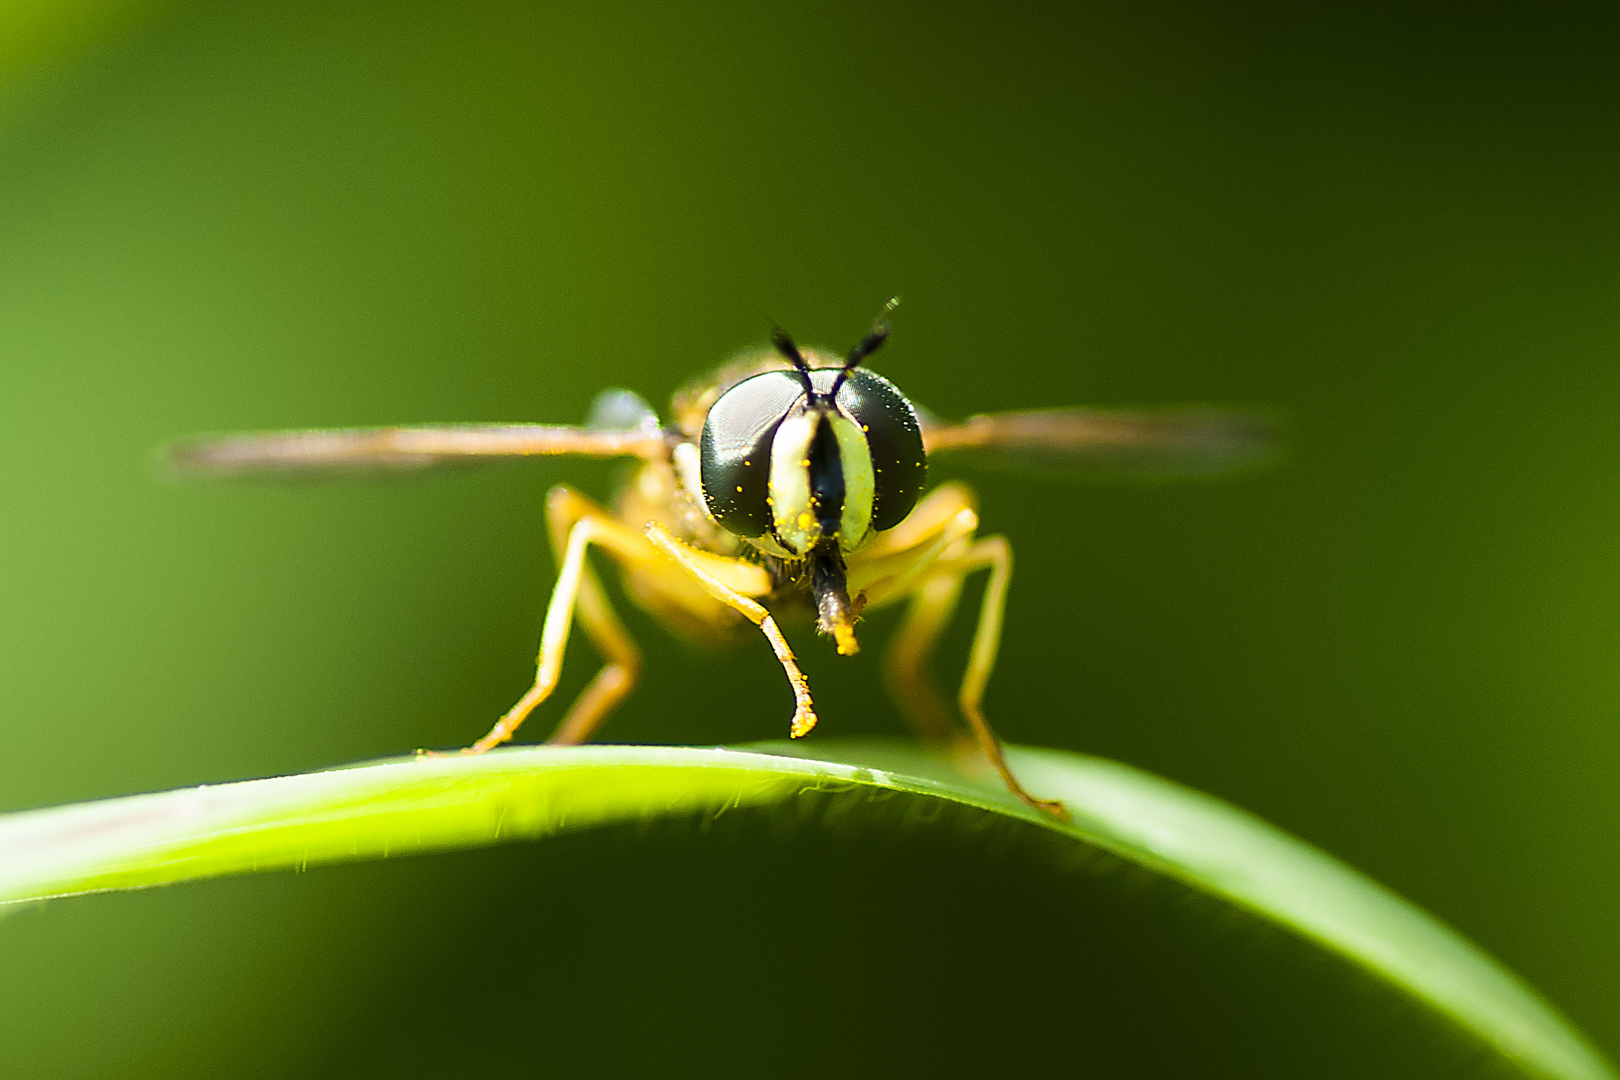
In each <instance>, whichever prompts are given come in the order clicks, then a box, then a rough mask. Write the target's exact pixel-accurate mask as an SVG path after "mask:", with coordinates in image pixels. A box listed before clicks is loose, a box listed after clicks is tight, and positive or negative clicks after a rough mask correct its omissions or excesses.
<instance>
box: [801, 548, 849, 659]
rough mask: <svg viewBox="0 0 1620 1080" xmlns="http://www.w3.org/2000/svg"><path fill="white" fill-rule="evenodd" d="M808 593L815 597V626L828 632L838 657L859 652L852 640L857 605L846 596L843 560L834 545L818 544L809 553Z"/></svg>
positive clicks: (825, 632)
mask: <svg viewBox="0 0 1620 1080" xmlns="http://www.w3.org/2000/svg"><path fill="white" fill-rule="evenodd" d="M810 592H811V595H813V596H814V597H815V600H816V629H817V630H819V631H821V632H822V633H823V634H831V635H832V637H833V640H834V641H835V642H836V643H837V645H838V655H839V656H853V655H855V653H857V652H859V651H860V648H861V647H860V643H859V642H857V641H856V640H855V619H856V617H857V616H858V615H859V614H860V610H859V607H858V605H856V604H854V603H851V602H850V599H849V586H848V584H847V583H846V582H845V579H844V559H843V556H842V555H840V554H839V553H838V548H837V546H836V545H829V544H826V543H823V544H821V545H820V546H818V547H817V548H816V550H815V551H813V552H811V554H810Z"/></svg>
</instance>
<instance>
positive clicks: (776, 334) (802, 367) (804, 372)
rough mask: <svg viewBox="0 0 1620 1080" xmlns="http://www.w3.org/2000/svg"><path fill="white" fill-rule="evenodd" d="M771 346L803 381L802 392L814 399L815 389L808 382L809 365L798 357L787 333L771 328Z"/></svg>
mask: <svg viewBox="0 0 1620 1080" xmlns="http://www.w3.org/2000/svg"><path fill="white" fill-rule="evenodd" d="M771 344H772V345H775V346H776V351H777V352H779V353H781V354H782V355H783V356H785V357H787V359H788V360H789V361H790V362H791V363H792V364H793V369H794V370H795V371H797V372H798V373H799V378H800V379H802V380H803V381H804V392H805V393H807V394H809V395H810V397H811V398H814V397H815V396H816V388H815V386H814V384H812V383H811V382H810V365H809V364H807V363H805V362H804V357H802V356H800V355H799V347H798V346H797V345H795V344H793V339H792V338H790V337H788V332H787V331H786V330H784V329H782V328H781V327H780V326H773V327H771Z"/></svg>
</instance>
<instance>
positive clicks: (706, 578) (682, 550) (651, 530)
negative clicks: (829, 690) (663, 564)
mask: <svg viewBox="0 0 1620 1080" xmlns="http://www.w3.org/2000/svg"><path fill="white" fill-rule="evenodd" d="M647 539H648V540H651V541H652V542H653V543H654V544H655V545H657V547H658V548H659V549H661V550H662V551H663V552H664V554H666V555H668V556H669V557H670V558H671V559H674V560H675V562H677V563H678V564H680V567H681V569H683V570H685V571H686V572H687V573H688V574H690V575H691V576H692V579H693V580H694V581H696V582H697V583H698V584H699V585H701V586H702V587H703V591H704V592H706V593H708V594H709V595H710V596H712V597H714V598H715V599H716V600H718V601H720V602H721V603H722V604H725V605H726V606H727V607H729V608H731V609H732V610H733V611H735V612H737V613H738V614H739V615H741V616H743V617H744V618H746V619H747V620H748V621H749V622H751V623H753V624H754V625H755V626H758V627H759V628H760V630H761V631H763V632H764V634H765V639H766V640H767V641H769V642H770V643H771V650H772V651H773V652H775V653H776V659H777V660H778V661H779V662H780V663H781V665H782V670H783V671H785V672H787V677H788V683H789V684H790V685H791V686H792V687H793V702H794V704H793V720H792V722H791V724H790V725H789V727H788V734H789V735H791V736H792V737H793V738H795V739H797V738H799V737H800V736H803V735H808V734H809V733H810V729H811V728H813V727H815V726H816V713H815V709H814V708H812V706H811V701H810V684H809V682H807V681H806V680H805V677H804V672H802V671H800V670H799V665H798V663H797V662H796V661H795V660H794V659H793V650H792V649H790V648H788V643H787V639H786V638H785V637H783V636H782V631H781V630H779V629H778V628H777V626H776V620H775V619H773V618H771V613H770V612H769V611H766V610H765V606H764V605H763V604H760V603H759V602H758V601H756V600H751V599H749V598H748V597H746V596H744V595H743V594H742V593H740V592H738V591H737V590H735V589H733V588H732V587H731V586H729V585H727V584H726V583H725V582H723V581H721V580H720V578H719V577H717V576H716V575H715V574H713V573H711V572H710V570H711V567H708V566H705V565H700V560H702V562H704V563H709V564H713V563H715V562H717V561H719V560H717V559H716V557H715V556H713V555H706V554H705V553H703V552H699V551H694V550H693V549H692V548H689V547H687V546H686V545H685V544H683V543H681V542H680V541H679V540H677V539H675V537H673V536H671V535H670V533H669V530H668V529H666V528H664V527H663V526H662V525H660V524H659V523H658V522H656V521H655V522H652V523H651V524H649V525H648V526H647ZM725 562H728V563H730V562H740V560H725ZM741 565H743V566H747V567H749V568H751V569H752V568H753V565H752V564H751V563H741Z"/></svg>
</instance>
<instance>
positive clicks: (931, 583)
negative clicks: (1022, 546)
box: [883, 574, 971, 752]
mask: <svg viewBox="0 0 1620 1080" xmlns="http://www.w3.org/2000/svg"><path fill="white" fill-rule="evenodd" d="M961 595H962V578H961V576H960V575H949V574H940V575H936V576H933V577H930V578H928V579H927V580H925V581H923V582H922V583H921V584H919V585H918V586H917V587H916V589H915V590H914V591H913V592H912V594H911V604H910V606H909V607H908V608H907V609H906V618H905V622H903V623H901V625H900V630H899V631H898V632H897V633H896V634H895V636H894V638H893V639H892V640H891V641H890V642H889V648H888V651H887V652H886V653H885V654H884V657H883V669H884V674H885V675H886V676H887V677H888V682H889V694H890V696H891V697H892V698H893V699H894V703H895V705H896V707H898V708H899V710H900V712H901V715H903V716H904V717H905V718H906V719H907V720H908V721H910V723H911V726H912V728H913V729H915V730H916V732H917V734H918V735H919V736H920V737H921V738H922V739H923V741H925V742H931V743H936V744H946V745H948V744H952V743H955V742H956V741H957V740H958V738H959V736H958V733H959V732H960V730H961V729H960V727H958V725H957V724H956V723H954V722H953V719H952V717H951V713H950V709H949V708H947V707H946V704H945V700H944V698H942V697H941V696H940V693H939V688H938V687H936V686H935V685H934V680H933V677H932V676H931V675H930V674H929V672H928V660H929V658H930V656H932V655H933V651H934V646H935V644H937V643H938V641H939V635H940V633H941V632H942V631H943V630H944V629H945V627H946V625H947V624H949V622H950V621H951V616H952V615H953V614H955V613H956V602H957V600H958V599H959V598H960V597H961ZM970 752H971V751H970Z"/></svg>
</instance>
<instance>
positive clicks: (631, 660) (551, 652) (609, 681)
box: [463, 487, 658, 754]
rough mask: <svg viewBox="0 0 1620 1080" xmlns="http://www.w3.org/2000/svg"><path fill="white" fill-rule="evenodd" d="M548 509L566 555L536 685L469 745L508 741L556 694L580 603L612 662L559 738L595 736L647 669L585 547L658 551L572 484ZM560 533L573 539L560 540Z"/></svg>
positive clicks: (648, 556) (644, 554)
mask: <svg viewBox="0 0 1620 1080" xmlns="http://www.w3.org/2000/svg"><path fill="white" fill-rule="evenodd" d="M546 511H547V515H548V517H549V519H550V524H551V529H552V535H553V538H554V539H553V544H554V546H555V547H556V548H557V550H559V551H561V552H562V557H561V560H560V563H561V564H560V567H559V569H558V572H557V584H556V585H555V586H554V587H553V588H552V590H551V602H550V603H549V604H547V605H546V620H545V626H544V629H543V630H542V631H541V634H540V656H539V660H538V662H537V664H536V670H535V677H534V685H533V686H532V687H530V688H529V691H528V693H526V694H524V695H523V697H521V698H520V699H518V702H517V704H515V705H513V706H512V707H511V708H510V709H508V710H507V711H506V714H505V715H504V716H502V717H501V718H500V719H499V720H497V721H496V722H495V726H494V727H492V728H490V730H489V733H488V734H487V735H485V736H484V737H483V738H482V739H479V740H478V741H477V742H475V743H473V744H472V745H471V746H469V747H467V749H466V750H464V751H463V753H468V754H481V753H483V752H484V751H486V750H490V749H493V748H494V747H497V746H499V745H500V744H501V743H503V742H506V741H507V740H509V739H510V738H511V737H512V736H513V735H514V734H515V733H516V732H517V729H518V727H519V725H521V724H522V723H523V721H524V720H525V719H527V718H528V715H529V714H530V713H531V712H533V711H534V709H535V706H537V705H539V704H540V703H541V702H542V701H545V700H546V698H548V697H550V696H551V692H552V691H553V690H555V689H556V688H557V678H558V676H559V675H560V674H561V672H562V660H563V653H564V652H565V651H566V650H567V648H568V635H569V631H570V630H571V628H572V626H573V619H574V612H575V610H576V609H577V610H578V611H579V614H580V618H581V621H582V622H583V623H584V625H585V630H586V633H588V634H589V635H590V637H591V639H592V641H593V642H594V643H595V644H596V645H597V647H598V648H600V649H601V650H602V653H603V655H604V656H606V657H607V659H608V662H607V664H606V665H605V666H604V667H603V668H602V670H601V671H600V672H598V673H597V676H596V678H595V679H594V680H593V681H592V682H591V684H590V685H589V686H588V687H586V688H585V691H584V693H582V694H581V695H580V697H579V700H578V701H576V702H575V703H574V707H573V708H572V709H571V710H570V711H569V713H568V716H567V717H566V718H565V719H564V720H563V722H562V724H561V725H559V726H558V728H557V731H556V732H555V733H554V734H553V735H552V741H553V742H581V741H583V740H584V739H586V738H588V737H589V736H590V734H591V732H592V731H594V730H595V729H596V727H597V726H598V725H599V724H600V723H601V721H602V719H603V717H605V716H606V715H607V713H608V711H609V710H611V709H612V708H613V706H615V705H617V704H618V703H619V702H620V701H622V700H623V699H624V696H625V695H626V694H628V693H629V692H630V689H631V688H632V687H633V686H634V685H635V681H636V675H637V673H638V672H639V671H640V669H641V654H640V652H639V650H637V649H636V647H635V645H634V644H633V643H632V642H631V641H630V636H629V635H628V634H627V633H625V630H624V627H623V626H622V625H621V624H620V623H619V620H618V617H617V616H615V615H614V614H613V609H612V608H611V607H610V606H609V605H608V602H607V596H606V594H605V593H604V592H603V591H602V584H601V582H600V581H599V580H598V579H597V577H596V574H595V572H594V571H592V570H591V568H590V565H589V564H588V563H586V561H585V553H586V551H587V550H588V549H589V547H590V545H591V544H593V543H595V544H598V545H600V546H601V547H604V548H606V549H607V550H608V551H609V552H610V553H612V554H613V555H615V556H617V557H618V558H619V559H621V560H624V561H629V562H635V561H640V560H652V559H657V558H658V555H657V552H656V551H654V550H653V548H652V547H651V546H650V545H649V544H648V543H647V542H646V541H645V540H644V539H642V538H641V537H640V536H638V535H636V534H635V533H634V532H633V531H631V530H629V529H626V528H625V527H624V526H623V525H620V524H619V523H618V522H616V521H614V520H613V519H612V518H611V517H609V516H608V515H607V512H606V511H604V510H602V509H601V508H600V507H598V506H597V505H596V504H595V503H592V502H591V501H590V500H588V499H586V498H585V497H584V496H582V495H579V494H577V493H575V492H573V491H571V490H569V489H568V488H565V487H558V488H554V489H553V490H552V492H551V494H550V496H549V497H548V498H547V501H546ZM558 537H565V538H566V539H564V540H563V541H562V542H561V543H559V542H558V540H557V539H556V538H558Z"/></svg>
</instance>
